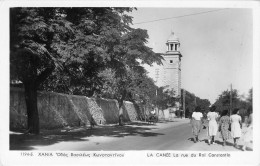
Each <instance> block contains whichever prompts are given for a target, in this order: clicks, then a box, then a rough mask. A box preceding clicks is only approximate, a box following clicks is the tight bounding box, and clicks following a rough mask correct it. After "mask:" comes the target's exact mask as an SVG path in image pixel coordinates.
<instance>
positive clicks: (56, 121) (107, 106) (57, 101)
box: [10, 88, 140, 129]
mask: <svg viewBox="0 0 260 166" xmlns="http://www.w3.org/2000/svg"><path fill="white" fill-rule="evenodd" d="M37 105H38V111H39V119H40V128H45V129H53V128H61V127H65V126H79V125H89V124H90V121H91V117H93V119H94V121H95V123H96V124H116V123H118V118H119V109H118V102H117V101H116V100H110V99H100V98H87V97H85V96H76V95H65V94H60V93H52V92H38V101H37ZM139 114H140V111H139V110H138V107H136V106H135V105H134V104H133V103H131V102H126V101H125V102H124V105H123V116H124V121H125V122H127V121H135V120H139V117H140V116H139ZM26 126H27V113H26V105H25V97H24V90H23V89H19V88H11V89H10V128H11V129H18V128H26Z"/></svg>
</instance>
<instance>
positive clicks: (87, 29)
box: [10, 7, 162, 133]
mask: <svg viewBox="0 0 260 166" xmlns="http://www.w3.org/2000/svg"><path fill="white" fill-rule="evenodd" d="M132 10H134V8H113V7H111V8H11V9H10V69H11V77H10V79H11V81H12V80H18V81H21V82H22V83H23V85H24V87H25V94H26V104H27V114H28V129H29V130H30V131H32V132H33V133H38V132H39V127H38V126H39V124H38V123H39V122H38V110H37V90H47V91H55V92H62V93H67V94H80V95H86V96H107V97H110V98H116V99H118V100H119V101H122V100H124V99H126V98H129V99H137V98H138V97H139V98H151V97H150V96H151V89H153V88H154V87H155V85H154V82H153V81H152V80H151V79H150V78H148V77H147V76H146V71H145V70H144V68H143V67H142V65H141V64H149V65H151V64H152V63H154V62H156V63H158V64H160V63H161V59H162V57H161V56H160V55H158V54H155V53H154V52H153V51H152V49H151V48H149V47H147V46H146V43H147V39H148V34H147V31H146V30H143V29H134V28H131V24H132V18H131V17H130V16H129V15H127V13H128V12H131V11H132ZM141 87H147V88H146V89H143V88H141ZM137 96H138V97H137Z"/></svg>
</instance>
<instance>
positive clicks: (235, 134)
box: [230, 108, 242, 148]
mask: <svg viewBox="0 0 260 166" xmlns="http://www.w3.org/2000/svg"><path fill="white" fill-rule="evenodd" d="M230 121H231V136H232V138H233V140H234V147H236V148H237V140H238V139H239V138H240V137H241V134H242V133H241V128H242V118H241V116H240V115H239V109H238V108H236V109H234V111H233V115H231V116H230Z"/></svg>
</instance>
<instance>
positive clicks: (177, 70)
mask: <svg viewBox="0 0 260 166" xmlns="http://www.w3.org/2000/svg"><path fill="white" fill-rule="evenodd" d="M162 56H163V58H164V60H163V61H162V63H163V65H162V66H159V67H157V68H155V81H156V84H157V86H160V87H165V91H168V92H169V93H170V95H171V96H172V97H174V98H177V99H179V98H180V97H181V57H182V55H181V53H180V41H179V38H178V37H177V36H176V35H175V34H174V33H173V32H172V33H171V35H170V36H169V37H168V39H167V41H166V52H165V53H164V54H163V55H162ZM179 106H180V103H179V102H176V103H175V109H179Z"/></svg>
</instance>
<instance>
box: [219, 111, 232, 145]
mask: <svg viewBox="0 0 260 166" xmlns="http://www.w3.org/2000/svg"><path fill="white" fill-rule="evenodd" d="M229 126H230V117H229V116H228V110H223V111H222V113H221V117H220V119H219V132H220V136H221V137H222V139H223V146H226V141H227V140H228V139H230V138H231V135H230V131H229V130H228V129H229Z"/></svg>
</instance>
